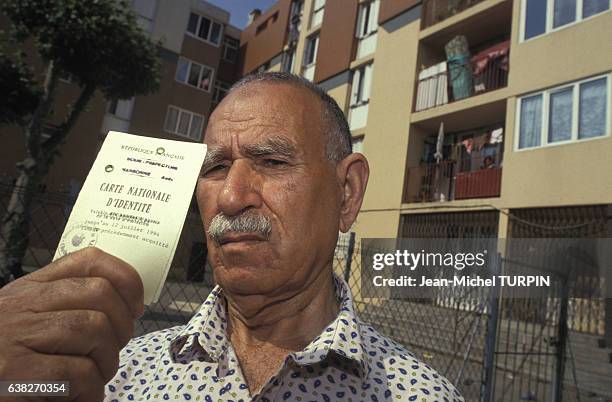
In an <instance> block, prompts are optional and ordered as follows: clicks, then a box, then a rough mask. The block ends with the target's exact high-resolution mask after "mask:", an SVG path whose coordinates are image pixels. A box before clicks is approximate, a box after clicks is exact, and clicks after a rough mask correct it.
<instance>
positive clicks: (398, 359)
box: [105, 278, 463, 402]
mask: <svg viewBox="0 0 612 402" xmlns="http://www.w3.org/2000/svg"><path fill="white" fill-rule="evenodd" d="M335 288H336V295H337V297H338V300H339V301H340V310H339V312H338V315H337V317H336V319H335V320H334V321H333V322H332V323H331V324H329V325H328V326H327V327H326V328H325V329H324V330H323V331H322V333H321V334H320V335H319V336H317V337H316V338H315V339H313V341H312V342H311V343H310V344H309V345H308V346H306V348H304V349H303V350H301V351H299V352H294V353H291V354H289V355H288V356H287V357H286V358H285V360H284V363H283V364H282V366H281V367H280V369H279V370H278V371H277V372H276V374H274V375H273V376H272V377H271V378H270V380H269V381H268V382H267V383H266V384H265V385H264V386H263V387H262V388H261V389H260V390H259V392H257V393H256V394H254V395H253V394H251V393H250V391H249V388H248V386H247V384H246V381H245V379H244V376H243V374H242V371H241V369H240V364H239V362H238V358H237V357H236V354H235V352H234V349H233V348H232V345H231V343H230V341H229V339H228V336H227V333H226V325H227V318H226V314H227V312H226V311H227V309H226V307H227V305H226V303H227V302H226V299H225V298H224V297H223V296H222V291H221V289H220V288H219V287H216V288H215V289H214V290H213V291H212V292H211V293H210V295H209V296H208V298H207V299H206V301H205V302H204V304H203V305H202V306H201V307H200V309H199V311H198V313H196V314H195V316H194V317H193V318H192V319H191V320H190V321H189V323H188V324H187V325H186V326H179V327H174V328H170V329H165V330H162V331H158V332H153V333H150V334H147V335H144V336H141V337H139V338H135V339H132V340H131V341H130V342H129V343H128V345H127V346H126V347H125V348H124V349H123V350H122V351H121V356H120V365H119V370H118V371H117V374H116V376H115V378H113V379H112V380H111V381H110V382H109V383H108V384H107V386H106V399H105V401H106V402H116V401H165V400H172V401H203V402H212V401H214V402H229V401H233V402H240V401H243V402H246V401H261V402H271V401H304V402H306V401H325V402H330V401H334V402H335V401H353V402H358V401H368V402H377V401H418V402H429V401H439V402H463V398H462V397H461V396H460V395H459V393H458V392H457V390H456V389H455V387H454V386H453V385H451V384H450V382H449V381H448V380H447V379H446V378H444V377H442V376H440V375H439V374H438V373H436V372H435V370H433V369H432V368H431V367H429V366H428V365H427V364H424V363H423V362H421V361H419V360H418V359H417V358H416V357H415V356H414V355H413V354H411V353H410V352H408V351H406V349H404V348H403V347H402V346H401V345H399V344H397V343H395V342H394V341H392V340H390V339H387V338H385V337H384V336H382V335H380V334H379V333H378V332H377V331H376V330H375V329H374V328H373V327H371V326H370V325H367V324H364V323H363V322H361V321H360V320H359V319H358V318H357V316H356V315H355V312H354V310H353V301H352V298H351V294H350V291H349V290H348V286H347V285H346V283H345V282H344V281H343V280H342V279H339V278H335Z"/></svg>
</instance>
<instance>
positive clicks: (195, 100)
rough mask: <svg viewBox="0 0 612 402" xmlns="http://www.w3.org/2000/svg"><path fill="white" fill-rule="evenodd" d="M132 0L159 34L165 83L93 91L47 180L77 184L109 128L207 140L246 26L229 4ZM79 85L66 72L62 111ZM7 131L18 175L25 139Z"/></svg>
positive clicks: (60, 187) (8, 164)
mask: <svg viewBox="0 0 612 402" xmlns="http://www.w3.org/2000/svg"><path fill="white" fill-rule="evenodd" d="M132 6H133V9H134V11H135V13H136V14H137V18H138V23H139V24H140V25H141V27H142V28H143V29H144V30H145V31H146V32H148V33H149V35H150V36H151V38H152V39H154V40H161V46H160V47H159V49H158V50H159V55H160V57H161V60H162V76H161V81H160V90H159V92H157V93H156V94H153V95H148V96H137V97H135V98H132V99H125V100H107V99H103V97H102V96H100V95H99V94H98V95H97V96H95V98H94V99H92V100H91V102H90V103H89V105H88V108H87V110H86V111H85V112H84V113H83V115H82V116H81V117H80V119H79V121H78V123H77V125H76V127H75V128H74V129H73V131H72V132H71V133H70V136H69V141H67V142H66V144H65V145H64V146H63V147H62V148H61V150H60V153H61V154H62V155H63V157H62V158H57V160H56V162H55V163H54V165H53V166H52V168H51V171H50V173H49V175H48V177H47V179H46V181H45V183H46V188H47V189H48V190H52V191H69V192H73V193H75V192H76V191H78V189H79V188H80V185H81V183H82V181H83V180H84V178H85V176H86V174H87V172H88V171H89V167H90V166H91V163H92V162H93V160H94V158H95V155H96V153H97V151H98V149H99V147H100V145H101V144H102V142H103V141H104V137H105V135H106V133H108V131H111V130H115V131H124V132H130V133H134V134H141V135H146V136H151V137H157V138H168V139H173V140H183V141H196V142H201V141H202V136H203V132H204V129H205V127H206V123H207V121H208V117H209V116H210V113H211V112H212V110H213V108H214V107H215V106H216V104H218V103H219V101H220V100H221V99H222V98H223V96H224V95H225V93H226V92H227V90H228V89H229V87H230V85H231V84H232V83H233V82H234V81H235V80H236V79H237V78H238V75H239V68H238V66H239V60H238V56H239V44H240V30H239V29H238V28H236V27H234V26H232V25H230V24H229V19H230V15H229V13H228V12H227V11H225V10H223V9H221V8H219V7H216V6H214V5H212V4H210V3H208V2H206V1H203V0H176V1H162V0H133V2H132ZM3 23H4V24H7V23H8V21H3ZM118 62H119V61H118ZM78 91H79V89H78V88H77V87H76V85H74V84H73V83H72V82H71V80H70V77H63V78H62V79H61V80H60V84H59V88H58V95H57V97H56V102H55V103H56V105H57V108H58V110H57V113H56V115H57V116H62V115H63V114H62V110H63V109H64V108H65V107H66V105H69V104H70V103H71V102H73V99H74V98H75V97H76V95H77V94H78ZM50 123H51V124H53V122H50ZM1 135H3V137H4V138H3V147H2V150H1V151H0V153H1V156H2V157H1V158H0V165H1V166H0V167H1V169H2V172H4V173H5V174H8V176H9V177H10V176H14V174H15V163H16V162H17V161H18V160H20V158H22V157H23V155H24V153H23V151H22V148H23V145H22V142H23V140H22V138H21V135H20V133H19V130H18V129H16V128H10V127H9V128H7V127H3V128H2V134H1Z"/></svg>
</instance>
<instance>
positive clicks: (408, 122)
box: [241, 0, 612, 237]
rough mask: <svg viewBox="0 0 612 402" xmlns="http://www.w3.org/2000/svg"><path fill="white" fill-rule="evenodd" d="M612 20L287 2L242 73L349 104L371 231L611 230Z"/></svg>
mask: <svg viewBox="0 0 612 402" xmlns="http://www.w3.org/2000/svg"><path fill="white" fill-rule="evenodd" d="M340 3H341V4H340ZM611 21H612V13H610V4H609V1H608V0H605V1H589V0H573V1H569V0H568V1H565V0H563V1H562V0H551V1H535V0H514V1H511V0H472V1H465V0H464V1H458V0H457V1H452V0H445V1H442V0H430V1H422V2H421V1H409V0H401V1H385V0H382V1H381V0H370V1H357V0H355V1H350V2H331V1H328V2H326V1H325V0H301V1H300V0H294V1H291V0H279V1H278V2H277V3H276V4H275V5H274V6H273V7H271V8H270V9H269V10H267V11H266V12H265V13H264V14H263V15H255V19H254V21H253V23H251V24H250V25H249V26H248V27H247V28H246V29H245V30H244V32H243V34H242V38H241V43H242V46H244V47H245V50H246V51H245V60H244V64H243V70H242V74H246V73H249V72H253V71H262V70H265V71H281V70H282V71H289V72H293V73H296V74H300V75H302V76H304V77H305V78H307V79H309V80H312V81H313V82H315V83H317V84H318V85H319V86H321V87H322V88H324V89H325V90H327V91H328V93H329V94H330V95H332V96H333V97H334V98H335V99H336V100H337V102H338V104H339V105H340V107H342V108H343V109H344V111H345V113H346V116H347V118H348V121H349V123H350V127H351V132H352V135H353V144H354V147H355V148H356V149H358V150H360V151H362V152H364V153H365V154H366V155H367V157H368V159H369V161H370V163H371V168H372V177H371V181H370V186H369V189H368V193H367V196H366V200H365V203H364V207H363V210H362V213H361V215H360V219H359V222H358V223H357V225H356V226H355V231H356V232H357V233H358V234H359V235H361V236H364V237H395V236H397V235H404V236H410V235H413V234H417V233H419V234H421V235H423V234H424V233H422V232H420V231H422V230H425V229H423V228H422V227H421V226H420V224H419V221H420V220H421V219H422V218H423V217H427V216H429V217H430V218H433V217H434V216H435V217H436V220H435V221H436V222H438V223H439V227H438V228H437V229H435V231H436V232H435V233H434V232H432V233H430V235H431V236H437V235H440V236H442V235H446V234H447V233H448V234H453V236H469V235H471V234H477V233H481V234H487V235H493V236H499V237H506V236H507V235H508V231H509V230H511V228H510V227H509V226H511V225H512V222H510V221H509V219H508V215H507V214H510V215H514V214H516V215H520V216H525V217H527V216H533V218H534V219H537V220H538V222H539V223H540V224H542V225H544V226H545V225H546V222H549V224H550V225H551V226H555V225H561V224H562V222H565V221H572V222H574V221H575V220H576V219H578V220H580V219H584V220H585V221H589V220H592V219H599V221H600V224H599V226H598V227H597V228H591V229H592V231H594V232H597V233H598V234H602V233H606V234H607V233H609V232H607V231H604V229H602V226H601V222H603V221H605V220H607V219H609V216H610V214H611V212H609V211H608V208H607V205H608V204H610V203H612V178H611V177H610V175H609V174H608V173H607V172H608V170H609V168H610V167H612V166H610V165H607V163H608V161H607V160H606V159H607V158H606V157H605V155H606V153H607V152H609V151H610V150H611V149H612V139H611V138H610V131H611V129H610V108H611V105H610V103H611V102H610V92H611V90H610V85H611V84H612V82H611V81H612V78H611V77H610V71H611V70H612V51H611V50H612V47H611V46H612V45H611V44H610V43H609V41H607V40H605V39H604V38H606V37H609V36H610V34H612V28H610V27H611V26H612V24H611ZM587 61H588V62H587ZM441 126H442V129H443V135H442V136H441V137H440V139H441V144H438V139H439V133H440V129H441ZM437 148H438V149H437ZM440 148H441V149H440ZM436 151H438V152H439V153H440V155H438V158H436ZM536 208H549V209H550V210H549V212H550V213H548V214H546V213H537V212H536V211H534V209H536ZM551 208H556V209H555V210H553V209H551ZM458 210H459V211H460V212H458ZM500 212H501V213H500ZM432 214H433V215H432ZM545 216H546V217H545ZM428 222H432V220H431V219H428ZM427 226H428V227H429V229H427V230H434V229H432V228H433V227H434V226H435V225H433V226H432V225H430V224H428V225H427ZM443 226H445V227H446V229H444V228H443ZM451 227H452V228H451ZM452 230H456V231H457V232H456V233H454V232H452ZM515 230H517V229H515ZM606 230H607V229H606ZM449 231H451V232H449ZM534 234H535V233H534Z"/></svg>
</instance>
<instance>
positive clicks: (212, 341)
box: [170, 275, 369, 378]
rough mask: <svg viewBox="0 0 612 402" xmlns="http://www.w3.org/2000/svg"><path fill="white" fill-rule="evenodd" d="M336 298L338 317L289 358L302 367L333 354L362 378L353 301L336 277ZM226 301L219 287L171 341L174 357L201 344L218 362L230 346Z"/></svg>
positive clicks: (365, 367) (364, 371)
mask: <svg viewBox="0 0 612 402" xmlns="http://www.w3.org/2000/svg"><path fill="white" fill-rule="evenodd" d="M334 285H335V291H336V297H337V299H338V301H339V304H340V307H339V311H338V315H337V316H336V318H335V319H334V321H332V322H331V323H330V324H329V325H328V326H327V327H325V328H324V329H323V331H322V332H321V334H320V335H319V336H317V337H316V338H315V339H313V340H312V342H310V343H309V344H308V345H307V346H306V347H305V348H304V349H303V350H301V351H299V352H294V353H292V354H290V355H289V357H290V358H291V359H292V360H293V361H294V362H295V363H296V364H297V365H300V366H307V365H312V364H317V363H322V362H323V361H324V360H325V359H326V358H327V357H328V356H329V355H330V353H333V354H335V355H337V356H340V357H341V358H343V359H345V360H348V361H349V362H353V363H355V370H356V371H354V372H353V374H356V375H358V376H360V377H361V378H363V377H364V376H365V375H366V374H367V373H368V370H369V368H368V362H367V358H366V351H365V345H364V344H363V341H364V340H363V338H362V335H361V333H360V328H359V321H358V319H357V316H356V314H355V311H354V306H353V299H352V296H351V292H350V290H349V288H348V285H347V284H346V282H345V281H344V280H343V279H342V278H340V277H338V276H335V275H334ZM226 312H227V302H226V300H225V297H223V296H222V291H221V288H220V287H219V286H216V287H215V288H214V289H213V290H212V292H211V293H210V294H209V295H208V297H207V298H206V300H205V301H204V303H203V304H202V306H201V307H200V309H199V311H198V312H197V313H196V314H195V315H194V316H193V318H192V319H191V320H190V321H189V323H187V325H186V326H185V327H184V328H183V330H181V331H180V332H179V333H178V334H177V336H176V337H175V338H174V339H173V340H172V341H171V342H170V350H171V356H172V357H173V359H174V360H175V361H178V360H180V359H181V356H183V355H184V354H185V353H188V352H190V351H191V350H192V349H193V348H194V347H196V346H197V344H199V346H200V347H201V348H202V350H203V351H204V352H205V355H206V357H207V358H208V359H209V360H210V361H218V360H219V358H220V357H221V355H222V354H223V353H224V352H225V350H226V349H227V347H228V346H229V340H228V338H227V331H226V329H227V318H226Z"/></svg>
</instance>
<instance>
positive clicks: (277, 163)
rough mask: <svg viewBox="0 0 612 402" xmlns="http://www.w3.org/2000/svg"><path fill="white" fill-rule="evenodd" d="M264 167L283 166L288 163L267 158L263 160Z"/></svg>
mask: <svg viewBox="0 0 612 402" xmlns="http://www.w3.org/2000/svg"><path fill="white" fill-rule="evenodd" d="M263 163H264V165H266V166H282V165H286V164H287V162H285V161H283V160H280V159H271V158H266V159H264V160H263Z"/></svg>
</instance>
